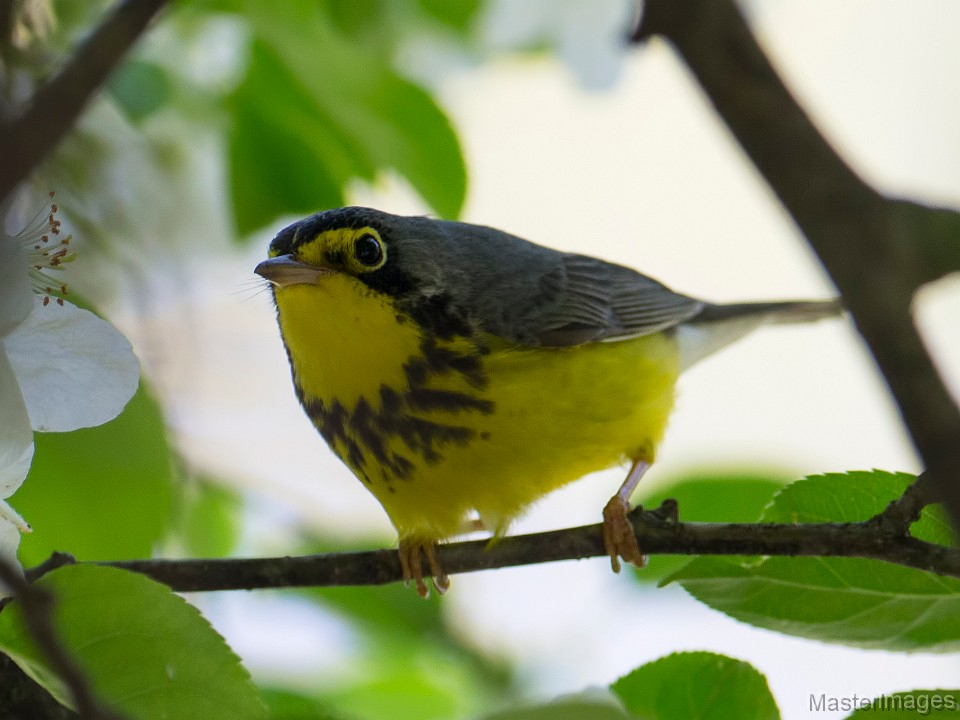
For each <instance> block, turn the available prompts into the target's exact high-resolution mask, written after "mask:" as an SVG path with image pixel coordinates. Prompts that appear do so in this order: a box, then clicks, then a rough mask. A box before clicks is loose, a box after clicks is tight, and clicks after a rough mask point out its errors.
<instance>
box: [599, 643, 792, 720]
mask: <svg viewBox="0 0 960 720" xmlns="http://www.w3.org/2000/svg"><path fill="white" fill-rule="evenodd" d="M610 689H611V690H612V691H613V692H614V694H615V695H616V696H617V697H619V698H620V699H621V700H622V701H623V704H624V706H625V707H626V708H627V710H628V711H629V712H630V715H631V716H632V717H635V718H643V719H644V720H727V718H750V720H778V719H779V717H780V711H779V710H778V709H777V703H776V702H775V701H774V699H773V695H771V694H770V688H769V687H768V686H767V679H766V678H765V677H764V676H763V675H761V674H760V673H759V672H758V671H757V670H756V669H755V668H754V667H753V666H751V665H749V664H748V663H745V662H742V661H740V660H734V659H733V658H729V657H726V656H724V655H716V654H714V653H708V652H684V653H674V654H673V655H667V656H666V657H664V658H660V659H659V660H655V661H654V662H651V663H647V664H646V665H642V666H641V667H639V668H637V669H636V670H634V671H633V672H631V673H630V674H628V675H625V676H624V677H622V678H620V679H619V680H617V681H616V682H615V683H613V684H612V685H611V686H610Z"/></svg>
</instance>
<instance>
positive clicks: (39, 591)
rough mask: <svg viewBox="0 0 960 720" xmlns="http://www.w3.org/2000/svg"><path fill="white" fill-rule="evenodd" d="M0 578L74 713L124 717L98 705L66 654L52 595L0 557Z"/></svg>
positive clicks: (107, 719) (89, 718)
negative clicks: (69, 698) (65, 690)
mask: <svg viewBox="0 0 960 720" xmlns="http://www.w3.org/2000/svg"><path fill="white" fill-rule="evenodd" d="M0 581H3V582H4V583H6V585H7V586H8V587H9V588H10V589H11V590H12V591H13V597H14V599H15V600H16V602H17V604H18V605H19V606H20V611H21V613H22V614H23V619H24V622H26V624H27V628H28V629H29V630H30V633H31V634H32V635H33V639H34V640H35V641H36V643H37V646H38V647H39V648H40V651H41V652H42V653H43V654H44V655H45V656H46V658H47V661H48V662H49V663H50V667H51V668H53V670H54V672H56V673H57V675H58V676H59V677H60V679H61V680H63V682H64V684H65V685H66V686H67V688H68V689H69V690H70V695H71V696H72V698H73V702H74V706H75V708H76V710H77V714H78V715H79V716H80V717H81V718H83V720H125V719H124V717H123V716H122V715H119V714H117V713H116V712H113V711H112V710H109V709H107V708H105V707H104V706H103V705H101V704H100V703H99V702H98V701H97V699H96V697H95V696H94V694H93V690H92V688H91V687H90V683H89V682H88V680H87V677H86V675H84V673H83V671H82V670H81V669H80V667H79V666H78V665H77V664H76V663H75V662H74V661H73V658H71V657H70V655H69V653H68V652H67V650H66V648H65V647H64V646H63V644H62V643H61V642H60V639H59V638H58V637H57V633H56V631H55V630H54V627H53V610H54V604H55V599H54V597H53V595H52V594H51V593H50V592H48V591H47V590H45V589H44V588H41V587H37V586H36V585H32V584H31V583H28V582H27V581H26V580H25V579H24V577H23V576H22V575H21V574H20V572H19V570H17V569H16V568H14V567H13V566H12V565H10V564H9V563H8V562H7V561H6V560H3V559H2V558H0Z"/></svg>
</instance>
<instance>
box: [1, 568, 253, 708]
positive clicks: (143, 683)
mask: <svg viewBox="0 0 960 720" xmlns="http://www.w3.org/2000/svg"><path fill="white" fill-rule="evenodd" d="M37 585H38V586H40V587H43V588H45V589H47V590H49V591H50V592H52V593H53V594H54V597H55V602H56V604H55V618H54V626H55V630H56V632H57V635H58V638H59V641H60V642H61V643H62V645H63V647H64V648H65V649H66V650H67V651H68V652H69V653H70V655H71V656H72V657H73V658H75V660H76V661H77V662H78V664H79V665H80V667H82V668H83V670H84V672H85V673H86V675H87V678H88V679H89V682H90V684H91V687H92V689H93V691H94V692H95V693H96V695H97V697H98V698H100V699H101V701H103V702H105V703H109V704H111V705H113V706H114V707H116V708H117V709H118V710H120V711H121V712H123V713H126V714H127V715H129V717H131V718H135V719H136V720H195V719H196V718H203V720H221V719H222V720H260V719H261V718H265V717H266V711H265V708H264V706H263V704H262V703H261V701H260V699H259V697H258V696H257V693H256V690H255V689H254V687H253V684H252V683H251V682H250V677H249V675H248V674H247V671H246V670H245V669H244V668H243V666H242V665H241V664H240V662H239V660H238V659H237V657H236V656H235V655H234V654H233V652H232V651H231V650H230V648H229V647H227V644H226V643H225V642H224V641H223V638H221V637H220V636H219V635H218V634H217V633H216V632H215V631H214V630H213V629H212V628H211V627H210V625H209V623H208V622H207V621H206V620H205V619H204V618H203V617H202V616H201V615H200V613H199V612H198V611H197V610H196V609H195V608H194V607H193V606H191V605H189V604H188V603H187V602H186V601H184V600H183V598H181V597H179V596H178V595H176V594H174V593H173V592H172V591H171V590H170V589H169V588H167V587H166V586H164V585H161V584H160V583H157V582H154V581H153V580H150V579H148V578H146V577H144V576H142V575H138V574H136V573H131V572H126V571H123V570H118V569H116V568H109V567H97V566H92V565H73V566H67V567H62V568H60V569H58V570H55V571H53V572H51V573H49V574H48V575H45V576H44V577H43V578H41V579H40V580H39V581H38V582H37ZM0 648H2V649H3V651H4V652H6V653H7V654H8V655H10V657H12V658H13V659H14V661H15V662H16V663H17V665H19V666H20V667H21V668H22V669H23V671H24V672H26V673H27V674H28V675H30V676H31V677H32V678H34V679H35V680H36V681H37V682H38V683H40V684H41V685H42V686H43V687H45V688H46V689H47V690H49V691H50V692H51V694H53V695H54V697H56V698H57V699H58V700H59V701H60V702H62V703H64V704H65V705H68V706H69V694H68V692H67V690H66V689H65V687H64V686H63V685H62V683H61V682H60V681H59V679H57V678H56V676H55V674H54V673H53V671H52V670H51V668H50V667H49V666H48V665H47V664H46V659H45V658H44V656H43V655H42V654H41V653H40V652H39V651H38V649H37V648H36V646H35V645H34V643H33V640H32V637H31V635H30V633H29V631H28V630H27V628H26V626H25V624H24V619H23V614H22V610H21V608H20V607H19V605H18V603H16V602H14V603H12V604H11V605H10V606H8V607H7V608H5V609H4V611H3V613H0Z"/></svg>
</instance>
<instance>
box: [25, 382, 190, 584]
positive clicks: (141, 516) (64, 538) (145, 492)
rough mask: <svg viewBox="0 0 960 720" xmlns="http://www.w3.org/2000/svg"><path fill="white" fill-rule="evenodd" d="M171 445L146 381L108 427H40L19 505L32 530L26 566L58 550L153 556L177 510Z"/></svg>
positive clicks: (97, 556)
mask: <svg viewBox="0 0 960 720" xmlns="http://www.w3.org/2000/svg"><path fill="white" fill-rule="evenodd" d="M173 489H174V477H173V469H172V465H171V459H170V448H169V446H168V445H167V439H166V429H165V427H164V423H163V418H162V416H161V414H160V409H159V407H158V406H157V404H156V402H155V401H154V400H153V399H152V398H151V397H150V394H149V392H148V391H147V389H146V387H145V385H144V383H143V382H141V383H140V388H139V389H138V390H137V392H136V394H135V395H134V396H133V398H132V399H131V400H130V402H129V403H128V404H127V407H126V408H124V410H123V412H122V413H120V415H119V416H118V417H117V418H115V419H114V420H111V421H110V422H108V423H106V424H105V425H101V426H99V427H93V428H82V429H80V430H74V431H73V432H68V433H38V434H37V435H36V454H35V455H34V459H33V466H32V467H31V468H30V474H29V475H28V476H27V479H26V482H24V484H23V487H21V488H20V490H19V491H18V492H17V494H16V496H15V498H16V500H15V504H16V508H17V510H18V511H19V512H20V513H21V514H22V515H23V516H24V517H25V518H27V519H28V520H29V522H30V524H31V525H32V526H33V533H31V534H29V535H25V536H24V537H23V541H22V542H21V544H20V553H19V554H20V560H21V562H23V563H24V565H28V566H29V565H35V564H37V563H40V562H42V561H43V560H45V559H46V558H47V557H49V556H50V553H51V552H53V551H54V550H61V551H64V552H69V553H72V554H73V555H75V556H76V557H78V558H80V559H82V560H119V559H129V558H145V557H150V554H151V550H152V549H153V547H154V545H155V544H156V543H158V542H159V541H160V540H161V538H162V537H163V536H164V534H165V532H166V530H167V528H168V527H169V524H170V522H171V516H172V496H173Z"/></svg>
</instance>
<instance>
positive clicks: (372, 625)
mask: <svg viewBox="0 0 960 720" xmlns="http://www.w3.org/2000/svg"><path fill="white" fill-rule="evenodd" d="M306 594H307V595H308V596H309V597H312V598H314V599H316V600H318V601H319V602H321V603H322V604H323V605H325V606H326V607H328V608H330V609H333V610H335V611H336V612H337V613H339V614H340V615H341V616H342V617H343V618H344V619H346V620H347V621H349V622H350V623H351V624H352V625H353V626H354V627H355V628H356V629H357V630H358V631H359V632H360V633H361V634H362V637H363V638H364V640H365V644H364V646H363V647H361V648H358V650H360V652H361V654H360V656H359V658H358V663H359V664H360V665H361V666H362V667H364V668H365V669H364V670H363V671H362V672H360V673H359V674H360V676H361V677H360V679H359V680H358V681H356V682H348V683H346V684H342V685H340V686H339V687H337V688H332V689H328V690H327V691H325V692H324V694H323V698H324V700H325V702H328V703H329V705H330V706H331V707H333V708H335V709H336V710H337V711H338V712H343V713H346V714H348V715H349V716H356V717H360V718H367V717H370V718H377V717H379V714H378V708H380V709H382V708H383V707H390V708H392V709H393V711H394V712H395V713H397V714H395V715H394V714H391V716H390V717H391V720H393V719H394V718H405V717H407V714H406V713H409V717H411V718H414V717H420V718H426V717H437V718H442V717H462V716H463V715H464V714H466V713H469V712H471V711H474V710H476V709H477V708H480V707H484V706H486V704H488V703H490V702H500V701H504V700H506V699H508V698H510V697H512V689H513V688H512V680H513V676H512V673H511V671H510V667H509V665H507V664H506V663H505V662H496V661H493V660H490V659H488V658H486V657H484V656H483V655H482V654H481V653H479V652H478V651H477V650H475V649H473V648H471V647H469V646H468V645H467V644H466V643H464V641H463V640H461V639H460V638H459V637H457V636H456V635H454V634H453V633H451V631H450V629H449V627H448V625H447V623H446V621H445V618H444V616H443V613H442V608H443V602H442V600H441V599H440V598H439V597H438V596H437V595H436V593H434V594H433V595H431V597H430V599H429V600H428V601H426V602H424V601H423V600H421V599H420V597H419V596H417V594H416V593H415V592H413V591H412V590H411V589H410V588H406V587H404V586H403V585H402V584H398V583H394V584H392V585H384V586H378V587H368V588H347V587H342V588H339V587H331V588H317V589H314V590H310V591H307V593H306ZM415 689H416V693H419V694H420V699H419V700H418V701H416V702H413V701H412V700H411V699H410V698H411V697H412V695H414V694H416V693H415V692H414V690H415ZM418 713H419V714H418Z"/></svg>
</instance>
